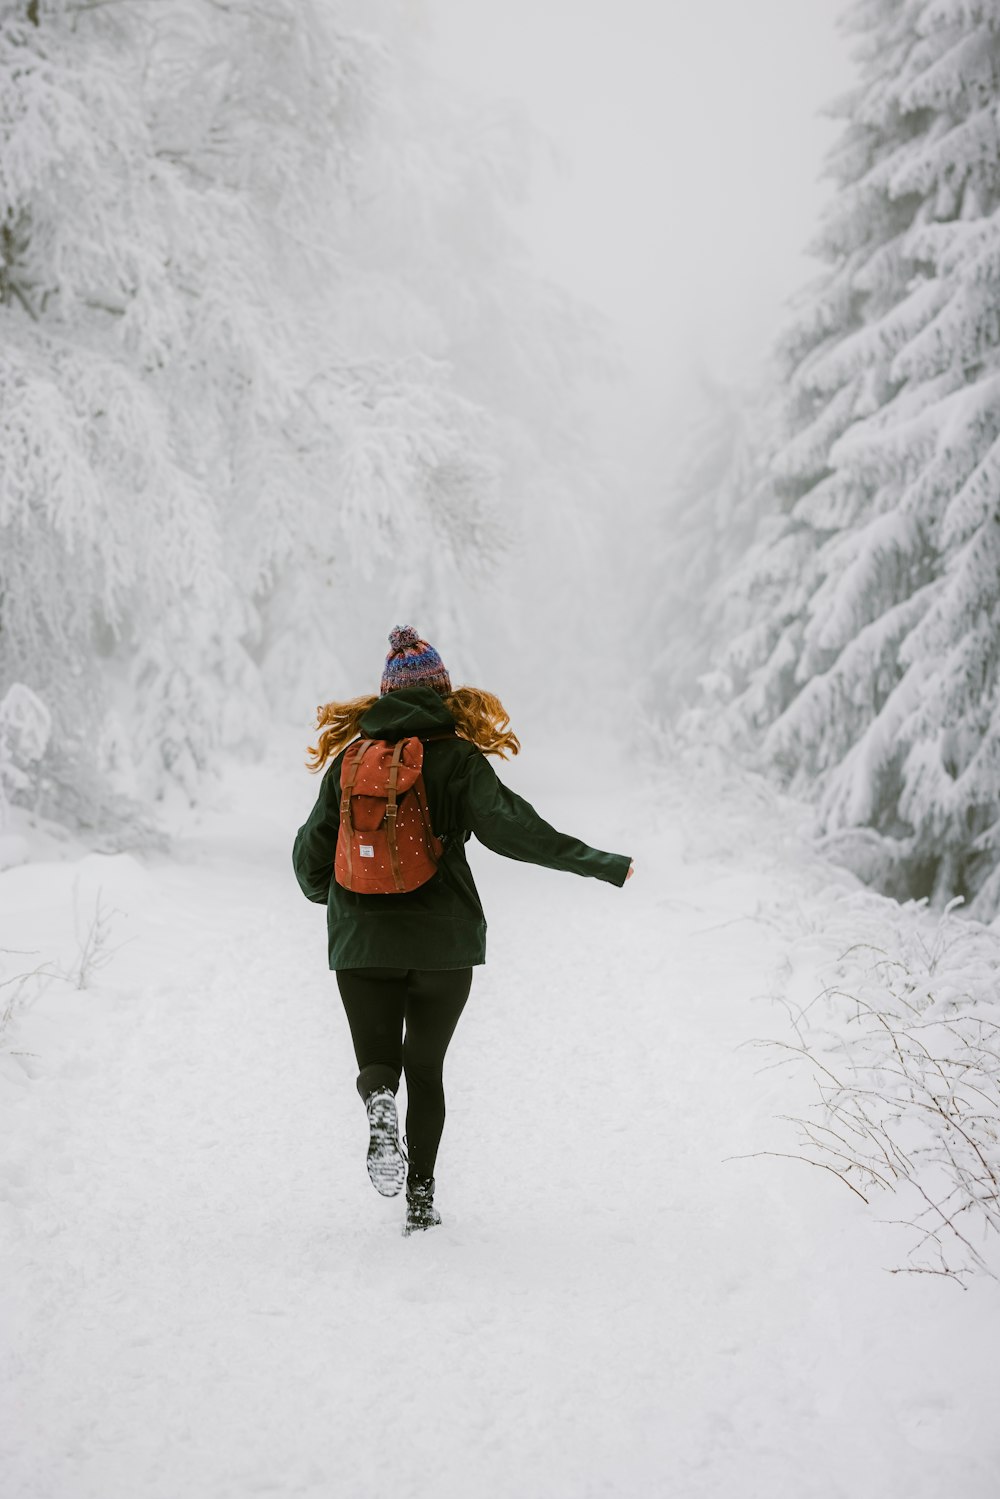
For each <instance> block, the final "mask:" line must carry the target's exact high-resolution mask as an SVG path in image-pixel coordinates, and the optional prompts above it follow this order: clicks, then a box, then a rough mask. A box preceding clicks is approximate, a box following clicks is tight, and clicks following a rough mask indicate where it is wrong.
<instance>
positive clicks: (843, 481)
mask: <svg viewBox="0 0 1000 1499" xmlns="http://www.w3.org/2000/svg"><path fill="white" fill-rule="evenodd" d="M845 25H846V26H847V27H848V28H849V29H850V30H851V31H853V32H854V33H856V34H857V38H858V41H857V49H856V59H857V61H858V64H859V68H860V74H861V81H860V83H859V85H858V87H857V88H856V89H854V90H853V91H852V92H851V93H850V94H849V95H848V96H847V97H846V98H844V99H841V100H840V101H838V103H837V104H836V105H835V106H834V107H833V111H832V112H833V113H834V114H836V115H838V116H840V117H842V118H844V119H845V120H846V121H847V122H848V123H847V124H846V126H845V129H844V131H843V133H842V136H841V139H840V142H839V144H838V145H837V147H836V148H835V149H834V151H833V153H832V156H831V159H830V162H829V170H830V175H832V177H833V178H834V180H835V181H836V182H837V184H838V188H839V191H838V193H837V195H836V197H835V198H834V200H833V202H832V205H831V208H830V210H829V211H828V213H827V215H826V219H825V223H824V225H823V228H822V231H821V233H820V235H819V238H818V240H817V242H816V245H815V247H814V248H815V250H816V253H817V254H818V255H819V256H821V257H822V258H823V259H824V260H825V261H826V262H827V263H828V269H827V270H826V271H825V273H823V274H822V275H821V276H820V277H819V278H818V280H817V281H816V282H815V283H814V285H812V286H811V287H810V288H808V289H807V291H806V293H805V294H804V295H803V296H802V298H801V299H800V304H799V307H798V309H797V312H796V314H795V317H794V320H793V322H792V325H791V327H790V328H789V330H788V332H787V334H786V335H785V337H784V339H783V342H782V346H781V350H780V353H781V358H782V363H783V368H784V374H785V385H784V389H783V390H782V392H781V394H780V396H779V397H778V400H779V404H780V419H781V425H782V428H783V432H782V438H781V440H780V441H777V442H775V444H774V446H773V447H772V449H771V451H770V452H769V453H768V454H767V455H766V458H767V467H768V469H769V471H770V476H771V477H770V480H769V486H770V490H771V495H770V500H769V502H768V503H767V505H766V506H765V507H764V508H765V510H766V511H767V512H768V513H767V514H766V516H765V519H764V520H763V521H762V523H761V525H760V526H759V528H758V531H757V536H756V540H755V543H754V546H753V547H752V548H751V550H750V552H749V553H748V555H747V557H746V559H745V561H744V563H743V564H742V565H741V566H740V567H739V568H737V569H736V570H735V572H734V573H733V574H732V575H731V576H730V577H729V579H728V586H729V588H730V589H731V590H732V591H734V592H737V593H739V594H741V595H742V597H743V600H744V607H745V610H746V615H747V626H746V629H745V630H744V631H742V632H741V633H740V634H739V635H737V636H736V637H734V638H731V639H729V640H727V641H725V643H724V644H723V645H722V647H721V649H720V650H719V651H718V653H717V655H716V665H717V667H718V668H719V670H720V672H721V673H724V674H725V676H726V678H727V680H728V681H729V683H730V684H731V693H730V704H729V706H728V708H727V710H726V711H727V714H728V720H729V725H730V728H731V729H732V730H733V731H734V732H736V733H744V732H745V731H746V729H747V727H749V729H750V730H751V732H752V734H753V735H754V737H755V738H756V740H757V742H758V743H760V744H761V748H762V753H763V759H764V761H765V763H766V764H768V765H770V766H772V767H777V769H778V770H779V771H780V772H781V773H782V774H783V775H784V776H785V778H786V779H788V780H789V781H790V782H791V784H792V785H793V786H794V787H795V788H796V789H797V790H799V791H804V792H808V793H810V794H817V795H818V798H819V822H820V827H821V829H822V830H823V831H824V832H825V833H826V835H827V842H828V846H829V848H830V851H831V852H832V853H833V854H834V856H835V857H838V858H840V859H842V860H843V861H844V862H846V863H849V864H850V865H851V866H852V867H854V868H855V869H857V871H858V872H859V873H860V874H861V875H862V876H863V877H864V878H866V879H869V880H872V881H873V882H875V883H878V884H880V885H882V887H883V888H885V889H887V890H888V891H890V892H891V893H894V894H897V895H900V896H912V895H918V896H920V895H929V896H932V897H933V899H934V900H935V901H936V902H945V901H947V900H949V899H950V898H952V897H954V896H956V895H957V896H962V897H963V898H964V899H965V900H966V901H967V902H968V903H969V905H970V906H971V909H972V910H973V911H974V912H975V913H976V914H977V915H981V916H984V917H989V916H992V915H993V914H994V913H995V912H996V910H997V909H998V906H1000V861H998V852H1000V689H998V667H1000V497H998V496H1000V312H998V308H1000V212H998V209H1000V127H998V101H1000V3H998V0H862V3H860V4H856V5H854V6H853V7H852V8H851V9H850V10H849V11H848V13H847V17H846V21H845ZM754 503H755V504H757V505H759V504H760V498H759V495H758V496H757V497H755V501H754Z"/></svg>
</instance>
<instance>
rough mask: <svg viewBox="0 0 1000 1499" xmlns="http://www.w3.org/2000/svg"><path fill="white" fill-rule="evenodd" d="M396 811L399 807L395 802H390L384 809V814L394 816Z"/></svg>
mask: <svg viewBox="0 0 1000 1499" xmlns="http://www.w3.org/2000/svg"><path fill="white" fill-rule="evenodd" d="M398 811H399V807H398V806H397V804H396V803H395V802H390V803H389V805H388V806H387V807H386V809H385V815H386V817H395V815H396V813H397V812H398Z"/></svg>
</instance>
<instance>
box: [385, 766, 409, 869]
mask: <svg viewBox="0 0 1000 1499" xmlns="http://www.w3.org/2000/svg"><path fill="white" fill-rule="evenodd" d="M405 744H406V740H405V739H397V740H396V746H395V748H394V749H393V752H392V760H391V761H390V763H389V799H388V803H387V805H386V809H385V832H386V840H387V842H388V844H389V860H390V863H391V864H392V878H393V880H394V881H395V885H396V889H397V890H405V889H406V882H405V880H404V879H403V870H402V867H401V865H400V862H399V848H398V846H397V843H396V813H397V811H398V810H399V808H398V805H397V802H396V782H397V780H398V779H399V762H400V760H401V759H402V758H403V749H404V746H405Z"/></svg>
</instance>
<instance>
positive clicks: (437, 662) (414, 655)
mask: <svg viewBox="0 0 1000 1499" xmlns="http://www.w3.org/2000/svg"><path fill="white" fill-rule="evenodd" d="M401 687H432V688H433V689H434V691H435V692H439V693H441V695H442V697H445V696H447V694H448V693H449V692H450V691H451V678H450V677H449V675H448V672H447V669H446V667H445V664H444V662H443V661H442V660H441V657H440V656H439V655H438V653H437V651H436V650H435V649H434V647H433V646H432V645H429V644H428V643H427V641H426V640H421V638H420V634H419V632H418V631H417V630H415V629H414V628H413V626H412V625H396V627H395V629H393V630H390V632H389V654H388V656H386V658H385V670H384V671H383V673H382V687H381V691H382V693H383V695H384V694H385V693H387V692H397V691H398V690H399V688H401Z"/></svg>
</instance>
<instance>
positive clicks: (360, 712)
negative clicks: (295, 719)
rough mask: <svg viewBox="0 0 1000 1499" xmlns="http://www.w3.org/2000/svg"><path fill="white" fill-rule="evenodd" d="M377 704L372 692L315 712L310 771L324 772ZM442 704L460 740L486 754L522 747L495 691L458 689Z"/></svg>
mask: <svg viewBox="0 0 1000 1499" xmlns="http://www.w3.org/2000/svg"><path fill="white" fill-rule="evenodd" d="M378 701H379V694H378V693H377V692H373V693H370V694H369V695H368V696H366V697H352V698H349V699H348V701H347V702H344V703H321V704H320V706H319V707H318V708H317V709H316V727H317V728H318V729H319V730H320V731H321V732H320V735H319V738H318V740H317V742H316V743H315V744H314V745H310V746H309V757H308V759H307V760H306V764H307V765H308V767H309V769H310V770H313V771H316V770H322V769H323V766H324V765H325V764H326V762H327V761H328V760H330V759H332V758H333V757H334V756H335V755H337V754H339V753H340V751H341V750H342V749H343V748H344V747H345V746H346V745H348V744H350V742H351V740H352V739H356V738H357V737H358V735H359V733H360V732H361V730H360V724H361V720H362V719H363V718H364V716H365V714H366V713H367V712H368V710H369V708H372V707H374V705H375V704H376V703H377V702H378ZM441 701H442V702H443V703H444V706H445V707H446V708H447V709H448V712H449V713H450V714H451V716H452V718H453V719H454V720H455V731H456V733H457V734H458V736H459V738H461V739H468V741H469V742H470V744H474V745H475V746H476V748H477V749H481V750H482V752H483V754H484V755H499V756H500V758H501V759H506V757H507V755H508V754H511V755H516V754H517V752H518V750H519V749H520V748H521V741H520V740H519V739H518V737H517V735H516V734H515V733H513V732H512V731H511V729H510V728H509V727H508V725H509V724H510V714H509V713H508V712H507V710H506V708H505V707H504V705H503V703H502V702H501V701H500V699H499V698H498V697H494V696H493V693H492V692H484V691H483V690H482V688H481V687H456V688H454V690H453V691H451V692H448V693H443V694H442V696H441Z"/></svg>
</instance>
